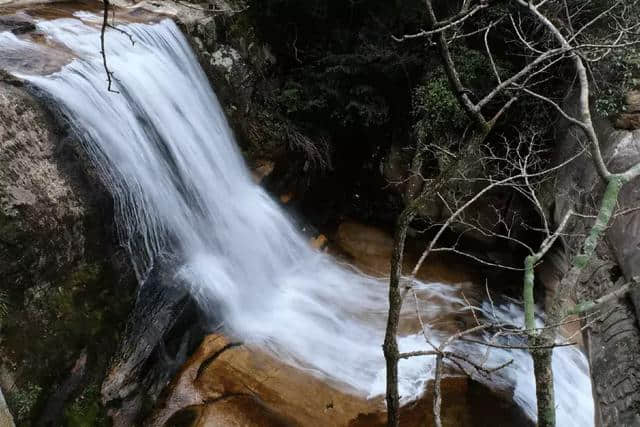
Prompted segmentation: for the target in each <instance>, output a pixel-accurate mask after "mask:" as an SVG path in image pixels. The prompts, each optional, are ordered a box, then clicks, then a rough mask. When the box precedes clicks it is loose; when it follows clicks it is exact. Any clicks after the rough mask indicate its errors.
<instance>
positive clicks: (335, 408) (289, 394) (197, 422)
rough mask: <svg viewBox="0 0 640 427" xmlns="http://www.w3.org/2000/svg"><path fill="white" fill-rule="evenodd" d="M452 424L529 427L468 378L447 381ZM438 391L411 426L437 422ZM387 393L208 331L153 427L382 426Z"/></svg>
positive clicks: (413, 414) (412, 416)
mask: <svg viewBox="0 0 640 427" xmlns="http://www.w3.org/2000/svg"><path fill="white" fill-rule="evenodd" d="M442 392H443V412H442V414H443V422H444V425H445V426H451V427H453V426H456V427H465V426H485V425H486V426H489V425H491V426H495V425H502V426H507V425H514V426H516V425H517V426H528V425H531V422H530V421H529V420H527V419H526V418H525V417H524V415H522V413H521V411H520V410H519V409H518V408H517V407H516V406H515V405H514V404H513V403H512V402H511V401H510V400H509V399H510V397H505V396H502V397H500V396H498V395H497V394H495V393H493V392H491V391H490V390H488V389H486V388H485V387H484V386H482V385H480V384H478V383H475V382H473V381H471V380H469V379H467V378H464V377H445V378H444V380H443V383H442ZM432 397H433V394H432V391H431V390H428V391H427V393H426V394H425V397H424V398H423V399H421V400H419V401H417V402H414V403H412V404H409V405H407V406H405V407H404V408H403V410H402V424H401V425H402V426H403V427H414V426H415V427H418V426H420V427H422V426H424V425H425V423H426V425H427V426H431V425H432V418H433V416H432V409H431V408H432ZM385 418H386V417H385V413H384V403H383V400H382V397H377V398H375V399H369V400H367V399H365V398H363V397H362V396H359V395H357V394H355V393H353V392H349V391H348V390H346V389H345V388H344V387H341V386H339V385H338V384H331V383H328V382H327V381H325V380H321V379H318V378H315V377H313V376H312V375H310V374H309V373H308V372H305V371H303V370H300V369H298V368H294V367H292V366H289V365H286V364H284V363H282V362H280V361H278V360H276V359H275V358H273V357H272V356H270V355H268V354H266V353H264V352H262V351H260V350H257V349H254V348H251V347H248V346H244V345H242V344H239V343H233V342H230V341H229V340H227V339H226V338H225V337H223V336H221V335H210V336H208V337H206V338H205V340H204V341H203V343H202V345H201V346H200V348H199V349H198V351H197V352H196V353H195V354H194V355H193V356H192V357H191V359H190V360H189V361H188V362H187V363H186V364H185V365H184V367H183V369H182V370H181V371H180V373H179V374H178V375H177V376H176V378H175V379H174V380H173V381H172V383H171V384H170V385H169V386H168V388H167V390H166V394H165V399H164V401H163V403H162V405H160V406H159V407H158V408H157V409H156V411H155V412H154V414H153V416H152V418H150V419H149V420H148V422H147V425H148V426H165V425H166V426H179V425H180V426H198V427H204V426H245V427H253V426H255V427H265V426H266V427H272V426H273V427H276V426H277V427H280V426H305V427H307V426H309V427H315V426H318V427H327V426H344V427H365V426H367V427H369V426H371V427H377V426H380V427H382V426H384V425H385V421H386V419H385Z"/></svg>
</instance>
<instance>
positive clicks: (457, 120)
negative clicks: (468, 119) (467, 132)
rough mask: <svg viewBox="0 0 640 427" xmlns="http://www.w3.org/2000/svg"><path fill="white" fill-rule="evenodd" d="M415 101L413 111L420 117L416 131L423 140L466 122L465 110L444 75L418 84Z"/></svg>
mask: <svg viewBox="0 0 640 427" xmlns="http://www.w3.org/2000/svg"><path fill="white" fill-rule="evenodd" d="M413 101H414V105H413V113H414V114H415V115H416V117H419V118H420V119H419V121H418V123H417V124H416V131H417V134H418V137H419V138H420V139H422V140H424V139H429V137H430V136H433V134H434V133H440V132H442V131H444V130H447V129H448V128H449V129H452V130H453V129H455V128H456V127H457V126H459V125H460V124H462V123H464V122H465V115H464V111H463V110H462V108H460V104H459V102H458V100H457V99H456V97H455V95H454V94H453V92H451V89H450V87H449V82H448V80H447V78H446V77H444V76H440V77H438V78H436V79H433V80H431V81H430V82H428V83H427V84H426V85H424V86H418V87H417V88H416V89H415V90H414V96H413Z"/></svg>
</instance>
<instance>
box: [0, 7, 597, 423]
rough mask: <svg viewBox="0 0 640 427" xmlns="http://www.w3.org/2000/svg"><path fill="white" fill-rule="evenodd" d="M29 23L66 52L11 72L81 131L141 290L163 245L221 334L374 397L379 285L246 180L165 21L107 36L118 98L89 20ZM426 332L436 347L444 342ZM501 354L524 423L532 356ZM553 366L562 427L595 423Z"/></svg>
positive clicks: (412, 342) (406, 395) (559, 365)
mask: <svg viewBox="0 0 640 427" xmlns="http://www.w3.org/2000/svg"><path fill="white" fill-rule="evenodd" d="M38 28H39V29H40V30H41V31H43V32H44V33H45V34H47V36H48V37H50V38H52V39H53V40H55V41H56V42H57V43H60V44H63V45H64V46H66V47H67V48H68V49H70V50H71V51H73V52H74V54H75V55H77V58H76V59H75V60H73V61H72V62H71V63H69V64H68V65H66V66H64V67H63V69H62V70H61V71H59V72H56V73H54V74H51V75H47V76H22V77H23V78H25V79H27V80H29V81H30V82H32V83H33V84H34V85H36V86H37V87H39V88H40V89H42V90H44V91H45V92H46V93H48V94H49V95H50V96H52V97H53V98H54V99H55V100H56V101H57V103H58V104H59V105H60V106H61V108H62V109H63V110H64V112H65V114H66V116H67V117H68V118H69V120H70V123H71V125H72V126H73V127H74V129H75V130H76V131H77V133H78V135H80V136H81V138H82V141H83V143H84V145H85V147H86V150H87V153H88V154H89V156H90V158H91V159H92V161H93V163H94V165H95V167H96V168H97V170H98V172H99V173H100V175H101V177H102V179H103V180H104V182H105V184H106V185H107V187H108V188H109V189H110V191H111V192H112V194H113V196H114V199H115V203H116V211H117V215H118V225H119V227H120V233H121V239H122V242H123V243H124V244H126V245H128V247H129V249H130V251H131V254H132V258H133V261H134V263H135V265H136V269H137V274H138V276H139V279H140V281H141V283H142V286H144V279H145V277H146V275H147V274H148V272H149V271H150V269H151V268H153V263H154V262H155V261H156V260H158V259H159V257H161V256H162V255H163V254H165V253H171V254H172V255H174V256H176V257H177V258H178V259H179V260H180V262H181V267H180V268H179V270H178V271H177V273H176V274H177V275H178V276H180V278H181V279H182V281H183V282H186V283H188V284H189V286H190V288H191V289H190V290H191V292H192V293H193V294H194V295H196V296H197V298H198V299H199V300H200V301H201V303H202V304H203V305H205V306H212V307H215V309H216V310H219V313H220V315H221V317H222V318H224V320H225V326H226V328H227V330H228V333H230V334H233V335H236V336H239V337H241V338H242V339H244V340H246V341H248V342H252V343H255V344H257V345H260V346H262V347H263V348H265V349H267V350H269V351H271V352H273V353H274V354H276V355H277V356H278V357H279V358H280V359H282V360H285V361H287V362H289V363H292V364H295V365H297V366H300V367H302V368H304V369H308V370H309V371H311V372H312V373H314V374H315V375H318V376H323V377H326V378H328V379H330V380H332V381H336V382H339V383H342V384H344V385H345V386H346V387H349V388H351V389H353V390H354V391H355V392H358V393H361V394H363V395H366V396H376V395H380V394H382V393H384V378H385V377H384V359H383V356H382V350H381V344H382V341H383V335H384V325H385V315H386V309H387V286H388V284H387V282H386V281H381V280H378V279H374V278H371V277H367V276H366V275H364V274H361V273H359V272H357V271H355V270H354V269H352V268H350V267H348V266H343V265H340V264H339V263H337V262H336V261H335V260H333V259H332V258H330V257H328V256H327V255H325V254H322V253H320V252H317V251H315V250H313V249H311V248H310V247H309V245H308V244H307V242H305V241H304V239H303V238H302V237H301V236H300V235H299V234H298V233H297V231H296V230H295V229H294V228H293V226H292V225H291V222H290V221H289V220H288V218H287V217H286V215H285V214H284V213H283V212H282V211H281V209H280V208H279V207H278V206H277V204H276V203H275V202H274V201H272V200H271V198H270V197H269V196H268V195H267V194H266V193H265V192H264V191H263V190H262V189H261V188H260V187H259V186H257V185H255V184H254V183H253V181H252V180H251V177H250V175H249V173H248V171H247V168H246V166H245V164H244V162H243V159H242V157H241V155H240V153H239V151H238V149H237V147H236V145H235V142H234V137H233V134H232V132H231V130H230V129H229V126H228V124H227V121H226V119H225V116H224V113H223V110H222V108H221V106H220V105H219V103H218V101H217V99H216V96H215V94H214V93H213V91H212V90H211V88H210V86H209V83H208V81H207V79H206V76H205V75H204V73H203V72H202V70H201V68H200V66H199V65H198V62H197V60H196V58H195V56H194V54H193V52H192V51H191V49H190V47H189V45H188V43H187V41H186V40H185V39H184V37H183V36H182V34H181V33H180V31H179V29H178V28H177V27H176V26H175V24H174V23H173V22H172V21H170V20H164V21H162V22H159V23H156V24H130V25H127V26H126V31H127V32H128V33H130V34H131V35H132V37H133V38H134V40H135V45H133V46H132V45H131V43H130V41H129V39H128V38H127V37H126V36H123V35H121V34H119V33H117V32H109V34H108V41H107V52H106V54H107V58H108V61H109V67H110V68H111V69H112V70H113V71H114V77H115V80H114V89H116V90H117V91H118V92H119V93H110V92H107V90H106V82H105V75H104V69H103V65H102V62H101V61H102V59H101V57H100V53H99V47H98V46H99V42H98V37H99V34H98V30H97V28H96V27H95V26H94V25H89V24H85V23H83V22H82V21H81V20H79V19H58V20H53V21H42V22H40V23H38ZM0 43H2V44H7V43H10V40H9V41H5V40H4V39H0ZM21 43H24V42H22V41H21ZM0 46H1V45H0ZM416 286H417V287H418V289H419V292H421V293H422V294H425V295H427V294H432V295H438V296H440V297H445V298H448V299H450V300H453V301H457V298H458V297H457V296H456V293H455V289H454V288H453V287H450V286H448V285H444V284H437V283H433V284H425V283H418V284H417V285H416ZM457 302H459V303H460V305H461V306H462V304H463V301H461V300H460V301H457ZM433 309H434V310H436V311H437V307H434V308H433ZM500 313H501V314H500V315H501V316H503V319H502V320H505V319H506V320H509V321H512V322H516V321H519V317H520V316H521V310H520V309H519V308H518V307H517V306H502V307H500ZM429 333H432V334H433V337H434V341H436V342H437V341H438V339H441V338H442V337H440V336H439V335H438V332H437V331H435V330H433V331H429ZM400 347H401V350H402V351H412V350H422V349H425V348H426V345H425V343H424V339H423V338H422V337H421V336H420V335H408V336H405V337H402V338H401V339H400ZM509 358H514V359H515V360H516V362H515V363H513V364H512V365H511V366H510V367H509V368H506V369H505V370H504V373H503V374H502V375H503V377H504V378H505V379H506V380H508V381H509V382H510V383H511V384H512V386H513V387H514V388H515V390H516V393H515V394H516V399H517V400H518V402H519V403H520V404H521V406H522V407H523V408H524V409H525V410H526V411H527V413H528V414H529V415H530V416H532V418H533V417H535V391H534V389H533V387H534V386H533V368H532V363H531V361H530V358H529V357H528V355H527V354H526V353H524V352H522V351H520V352H517V351H506V350H499V349H496V350H495V351H492V352H491V358H490V361H491V362H494V363H496V364H497V363H500V362H504V361H506V360H508V359H509ZM554 364H555V368H556V369H555V375H556V384H557V393H558V404H559V408H558V420H559V421H558V422H559V425H562V426H587V425H593V404H592V401H591V386H590V381H589V377H588V368H587V364H586V360H585V358H584V356H583V355H582V354H581V353H580V352H579V351H578V350H576V349H573V348H565V349H558V350H556V352H555V354H554ZM432 370H433V366H432V365H431V360H430V359H428V358H424V357H419V358H414V359H411V360H404V361H402V362H401V365H400V376H401V381H400V393H401V395H402V396H403V400H405V401H408V400H411V399H413V398H416V397H417V396H419V395H420V393H421V392H422V391H423V389H424V385H425V383H426V381H428V380H429V379H430V378H431V377H432V375H433V373H432Z"/></svg>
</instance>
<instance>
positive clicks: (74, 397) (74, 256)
mask: <svg viewBox="0 0 640 427" xmlns="http://www.w3.org/2000/svg"><path fill="white" fill-rule="evenodd" d="M58 123H59V122H58V121H57V120H56V119H55V117H54V116H53V115H52V114H51V113H50V112H49V110H48V109H47V108H45V107H44V104H43V103H42V102H41V101H40V100H38V99H37V98H35V97H34V96H33V95H32V93H31V92H29V91H28V90H27V89H26V88H25V87H24V86H23V85H22V83H21V82H20V81H18V80H16V79H14V78H12V77H10V76H8V75H6V74H2V75H1V77H0V275H1V276H2V278H3V281H2V285H1V288H0V306H1V307H2V310H0V340H1V342H2V345H1V346H0V386H1V387H2V389H3V390H4V392H5V395H6V398H7V402H8V405H9V408H10V409H11V410H12V412H13V414H14V416H15V418H16V421H17V422H18V423H19V424H20V423H25V422H26V420H30V421H31V422H34V424H38V425H51V424H53V425H59V424H60V423H61V420H62V419H63V418H67V419H70V418H73V417H76V418H77V417H85V416H86V417H88V418H90V419H91V420H93V421H92V422H96V423H98V421H97V420H98V419H99V418H100V417H101V415H100V412H101V409H100V407H99V394H98V393H97V392H96V390H99V384H100V382H101V381H102V376H103V373H104V369H105V367H106V364H107V362H108V358H109V356H110V353H109V351H105V349H112V348H114V347H115V342H116V339H117V336H118V331H119V329H120V327H121V326H122V324H123V321H124V318H125V317H126V313H127V312H128V310H129V306H130V303H131V294H132V291H133V289H134V287H135V280H134V278H133V274H132V270H131V268H130V265H129V263H128V261H127V256H126V254H125V253H124V251H123V250H122V249H120V248H119V246H118V244H117V241H116V239H115V235H116V233H115V232H114V229H113V215H112V201H111V198H110V197H109V195H108V194H107V193H106V192H105V191H104V188H103V187H102V186H101V185H100V184H99V181H98V180H97V179H95V174H94V172H93V171H92V170H91V168H90V167H89V166H88V162H86V161H85V159H84V158H83V155H82V153H81V150H79V146H78V144H77V141H76V140H75V139H74V138H73V136H72V135H70V134H69V131H68V129H67V128H65V127H63V126H60V125H58ZM89 412H91V413H89Z"/></svg>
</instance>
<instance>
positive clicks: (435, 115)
mask: <svg viewBox="0 0 640 427" xmlns="http://www.w3.org/2000/svg"><path fill="white" fill-rule="evenodd" d="M452 56H453V58H455V61H456V68H457V70H458V73H459V75H460V79H461V80H462V83H463V84H464V86H465V87H466V88H468V89H469V90H471V91H472V92H473V94H475V97H476V98H477V97H480V96H482V95H484V94H485V93H486V92H487V90H488V88H489V86H488V85H490V84H492V83H493V79H490V78H487V76H492V75H493V71H492V70H491V68H490V65H489V61H488V59H487V58H486V57H485V56H484V55H483V54H482V53H480V52H478V51H475V50H472V49H467V48H464V47H458V48H456V49H455V50H454V51H453V52H452ZM497 67H498V69H499V71H501V72H503V73H506V72H507V71H505V70H506V69H508V68H509V67H508V66H507V65H506V64H504V63H502V62H499V63H498V64H497ZM426 80H427V82H426V83H425V84H423V85H420V86H418V87H417V88H416V89H415V90H414V91H413V98H412V102H413V114H414V116H415V117H416V119H417V123H416V125H415V128H414V129H415V131H416V135H417V136H418V138H420V139H421V140H429V139H432V138H436V137H439V136H442V135H443V134H444V133H446V132H448V131H459V130H461V129H463V128H464V127H465V126H466V125H467V124H468V119H467V117H466V115H465V112H464V111H463V109H462V107H460V103H459V102H458V100H457V98H456V96H455V94H454V93H453V91H452V90H451V87H450V85H449V80H448V78H447V76H446V75H445V73H444V71H443V70H442V69H441V68H439V69H438V70H437V71H436V72H434V73H432V74H431V75H430V76H428V77H427V79H426Z"/></svg>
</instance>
